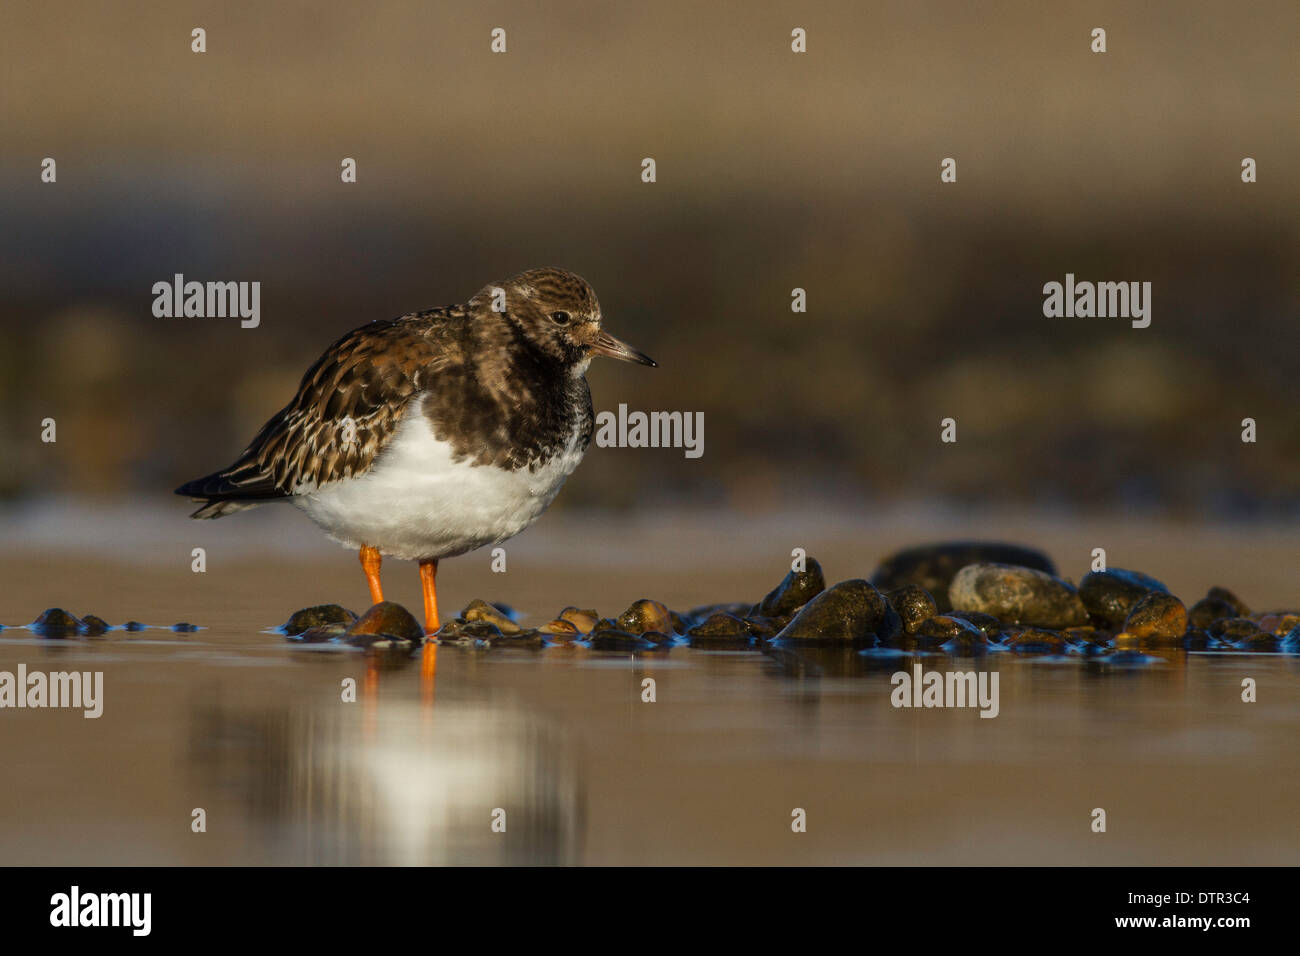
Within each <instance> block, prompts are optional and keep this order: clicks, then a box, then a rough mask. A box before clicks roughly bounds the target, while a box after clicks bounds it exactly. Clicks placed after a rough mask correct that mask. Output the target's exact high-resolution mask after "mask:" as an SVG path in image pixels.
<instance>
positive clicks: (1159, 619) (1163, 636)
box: [1124, 591, 1187, 641]
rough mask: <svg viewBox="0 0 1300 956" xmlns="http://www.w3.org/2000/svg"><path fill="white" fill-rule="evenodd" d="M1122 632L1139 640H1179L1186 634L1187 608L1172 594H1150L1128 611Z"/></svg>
mask: <svg viewBox="0 0 1300 956" xmlns="http://www.w3.org/2000/svg"><path fill="white" fill-rule="evenodd" d="M1124 631H1125V632H1126V633H1128V634H1131V635H1132V636H1133V637H1136V638H1138V639H1139V640H1160V641H1176V640H1180V639H1181V638H1182V636H1183V635H1184V634H1185V633H1186V632H1187V608H1185V607H1183V602H1182V601H1180V600H1178V598H1176V597H1174V596H1173V595H1172V594H1165V593H1161V592H1158V591H1157V592H1152V593H1150V594H1148V595H1147V596H1146V597H1144V598H1143V599H1142V600H1140V601H1138V603H1137V604H1136V605H1134V607H1133V610H1131V611H1129V614H1128V617H1126V618H1125V619H1124Z"/></svg>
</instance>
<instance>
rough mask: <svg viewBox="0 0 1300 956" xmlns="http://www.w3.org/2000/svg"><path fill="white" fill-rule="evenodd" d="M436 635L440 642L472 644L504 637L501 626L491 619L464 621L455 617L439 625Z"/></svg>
mask: <svg viewBox="0 0 1300 956" xmlns="http://www.w3.org/2000/svg"><path fill="white" fill-rule="evenodd" d="M516 633H518V632H516ZM437 637H438V641H439V642H440V643H446V642H452V641H456V642H459V643H465V644H473V643H475V642H477V641H492V640H496V639H499V638H502V637H505V635H504V634H503V633H502V632H501V628H499V627H497V626H496V624H494V623H493V622H492V621H488V620H476V621H466V620H464V619H462V618H457V619H456V620H454V621H448V622H447V623H446V624H444V625H443V626H442V627H440V628H439V629H438V635H437Z"/></svg>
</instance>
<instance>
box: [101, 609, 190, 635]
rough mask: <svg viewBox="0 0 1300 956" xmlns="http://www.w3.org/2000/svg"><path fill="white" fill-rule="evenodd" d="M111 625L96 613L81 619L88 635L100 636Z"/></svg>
mask: <svg viewBox="0 0 1300 956" xmlns="http://www.w3.org/2000/svg"><path fill="white" fill-rule="evenodd" d="M111 626H112V625H110V624H109V623H108V622H107V621H106V620H104V619H103V618H102V617H96V616H95V615H94V614H87V615H86V616H85V617H83V618H82V619H81V633H82V634H85V635H86V636H87V637H98V636H99V635H101V634H104V633H106V632H107V631H108V630H109V628H110V627H111ZM196 630H197V628H196Z"/></svg>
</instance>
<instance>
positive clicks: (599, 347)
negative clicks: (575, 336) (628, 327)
mask: <svg viewBox="0 0 1300 956" xmlns="http://www.w3.org/2000/svg"><path fill="white" fill-rule="evenodd" d="M589 348H590V349H591V351H592V353H593V354H595V355H608V356H609V357H610V358H615V359H618V360H619V361H621V362H636V363H637V364H638V365H649V366H650V367H651V368H658V367H659V363H658V362H656V361H655V360H654V359H652V358H651V357H650V356H648V355H646V354H645V353H644V352H638V351H637V350H636V349H634V348H632V346H630V345H628V344H627V343H626V342H620V341H619V340H618V339H616V338H614V336H612V335H610V334H609V333H608V332H606V331H605V330H604V329H601V330H600V334H599V335H598V336H596V341H595V342H593V343H592V344H591V345H590V346H589Z"/></svg>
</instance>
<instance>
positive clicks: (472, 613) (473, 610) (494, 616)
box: [459, 599, 523, 635]
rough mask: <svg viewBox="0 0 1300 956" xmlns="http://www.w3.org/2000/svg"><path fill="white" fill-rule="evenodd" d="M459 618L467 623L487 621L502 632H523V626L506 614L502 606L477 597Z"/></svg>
mask: <svg viewBox="0 0 1300 956" xmlns="http://www.w3.org/2000/svg"><path fill="white" fill-rule="evenodd" d="M459 620H461V621H464V622H466V623H473V622H474V621H487V622H488V623H489V624H492V625H494V626H495V627H496V629H497V630H498V631H499V632H500V633H501V634H507V635H508V634H520V633H522V632H523V628H522V627H520V626H519V625H518V624H516V623H515V622H514V621H513V620H511V619H510V617H509V616H508V615H506V614H504V613H503V612H502V611H501V609H500V608H498V607H495V606H494V605H491V604H489V603H488V602H487V601H483V600H477V599H476V600H473V601H471V602H470V603H469V604H467V605H466V606H465V610H463V611H461V612H460V618H459Z"/></svg>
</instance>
